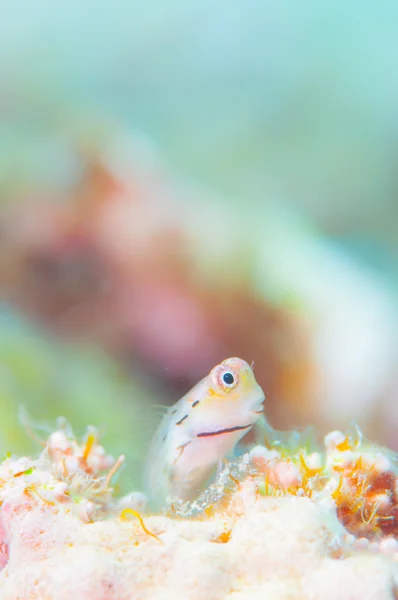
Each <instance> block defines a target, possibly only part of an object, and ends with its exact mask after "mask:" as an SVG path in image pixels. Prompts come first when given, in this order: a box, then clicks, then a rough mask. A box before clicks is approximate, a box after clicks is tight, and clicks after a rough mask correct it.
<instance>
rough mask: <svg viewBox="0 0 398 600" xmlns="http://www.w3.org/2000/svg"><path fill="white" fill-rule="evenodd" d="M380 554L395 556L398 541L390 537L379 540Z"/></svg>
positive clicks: (397, 550) (397, 549)
mask: <svg viewBox="0 0 398 600" xmlns="http://www.w3.org/2000/svg"><path fill="white" fill-rule="evenodd" d="M380 552H383V554H395V553H396V552H398V541H397V540H396V539H395V538H392V537H390V538H385V539H384V540H381V542H380Z"/></svg>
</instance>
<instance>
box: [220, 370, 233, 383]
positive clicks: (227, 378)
mask: <svg viewBox="0 0 398 600" xmlns="http://www.w3.org/2000/svg"><path fill="white" fill-rule="evenodd" d="M222 380H223V382H224V383H225V385H233V384H234V382H235V378H234V376H233V375H232V373H231V372H230V371H227V372H226V373H224V375H223V376H222Z"/></svg>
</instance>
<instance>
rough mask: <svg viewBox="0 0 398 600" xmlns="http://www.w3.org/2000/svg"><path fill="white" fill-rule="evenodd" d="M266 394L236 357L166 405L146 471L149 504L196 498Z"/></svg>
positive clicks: (251, 422) (161, 505)
mask: <svg viewBox="0 0 398 600" xmlns="http://www.w3.org/2000/svg"><path fill="white" fill-rule="evenodd" d="M264 399H265V398H264V393H263V390H262V389H261V387H260V386H259V385H258V383H257V381H256V379H255V377H254V373H253V370H252V368H251V367H250V366H249V364H248V363H247V362H245V361H244V360H242V359H240V358H228V359H227V360H224V361H223V362H222V363H221V364H219V365H217V366H216V367H214V368H213V369H212V370H211V371H210V373H209V374H208V375H207V377H205V378H204V379H202V380H201V381H200V382H199V383H197V384H196V385H195V386H194V387H193V388H192V389H191V390H190V391H189V392H188V393H187V394H186V395H185V396H183V397H182V398H181V399H180V400H179V401H178V402H176V404H174V406H172V407H171V408H169V409H168V410H167V412H166V414H165V416H164V418H163V420H162V422H161V424H160V426H159V428H158V430H157V431H156V433H155V435H154V437H153V440H152V442H151V445H150V448H149V452H148V455H147V460H146V467H145V471H144V487H145V491H146V495H147V497H148V501H149V505H150V507H151V508H152V509H154V510H160V509H161V508H164V507H165V506H166V505H167V504H168V502H169V501H170V499H172V498H178V499H181V500H183V501H188V500H193V499H195V498H196V497H197V496H198V495H199V494H200V492H201V491H202V490H203V489H204V487H205V486H206V485H207V484H208V483H210V481H211V479H212V477H214V476H215V475H216V473H217V472H219V471H220V470H221V468H222V465H223V460H224V458H225V457H226V456H227V455H228V454H230V453H232V451H233V449H234V448H235V446H236V444H237V443H238V442H239V440H240V439H241V438H242V437H243V436H244V435H245V434H246V433H247V432H248V431H249V430H250V429H251V428H252V427H253V425H254V424H255V423H256V421H257V420H258V418H259V417H260V415H261V413H262V412H263V408H264V407H263V402H264Z"/></svg>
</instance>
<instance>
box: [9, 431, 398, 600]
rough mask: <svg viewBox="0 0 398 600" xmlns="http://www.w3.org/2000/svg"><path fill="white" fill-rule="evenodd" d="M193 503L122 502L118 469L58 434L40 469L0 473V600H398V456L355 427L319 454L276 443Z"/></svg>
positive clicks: (266, 436) (16, 462) (92, 446)
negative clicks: (151, 508)
mask: <svg viewBox="0 0 398 600" xmlns="http://www.w3.org/2000/svg"><path fill="white" fill-rule="evenodd" d="M256 435H257V445H255V446H253V447H252V448H251V449H250V451H249V452H246V453H244V454H242V455H241V456H239V457H238V458H236V460H234V461H232V462H227V463H226V465H225V467H224V469H223V470H222V471H221V473H219V475H218V476H217V478H216V480H215V481H214V482H213V483H212V484H211V485H210V486H208V487H207V489H206V490H205V491H204V492H203V493H202V494H201V495H200V496H199V498H197V499H194V500H191V501H189V502H185V501H182V500H181V499H180V500H177V499H176V500H175V501H172V502H171V503H170V504H169V505H168V507H167V509H166V510H165V511H164V512H163V513H162V514H160V513H158V514H152V513H150V512H147V511H146V508H145V498H144V496H143V494H139V493H135V494H130V495H128V496H125V497H122V498H119V499H118V498H116V497H115V494H114V491H113V489H112V477H113V475H114V473H115V471H116V470H117V468H118V467H119V466H120V465H121V463H122V462H123V457H120V458H119V459H118V460H114V459H113V458H112V457H111V456H109V455H108V454H107V453H106V451H105V449H104V448H103V446H102V445H100V443H99V441H98V435H97V432H96V431H95V429H93V428H89V429H88V431H87V433H86V435H85V436H84V439H83V441H82V442H81V443H80V442H79V441H78V440H76V438H75V437H74V435H73V432H72V430H71V429H70V427H69V426H68V424H67V423H66V422H64V421H60V422H59V423H58V426H57V428H56V430H55V431H54V432H53V433H52V434H51V435H50V436H49V438H48V440H47V441H45V442H43V450H42V452H41V454H40V456H39V457H38V458H37V459H32V458H26V457H25V458H17V457H15V456H13V455H7V456H6V457H5V458H4V460H3V462H2V463H1V465H0V501H1V508H0V518H1V520H0V568H1V572H0V598H1V600H25V599H32V600H34V599H43V598H45V599H46V600H48V599H54V600H55V599H56V600H64V599H65V600H67V599H68V600H70V598H73V599H74V600H83V599H84V600H91V599H92V600H128V599H131V598H134V600H137V599H138V600H140V599H143V600H147V599H148V600H152V599H153V600H167V599H170V600H171V599H172V598H173V599H174V598H181V599H184V600H185V599H186V600H196V599H198V600H199V599H203V598H206V599H208V600H219V599H220V600H221V599H224V598H225V599H231V600H249V599H250V600H256V599H257V598H258V599H263V598H267V600H269V599H271V600H273V599H277V600H283V599H288V598H289V600H292V599H293V600H295V599H297V600H299V599H300V600H303V599H308V600H321V599H325V600H329V599H330V600H332V599H333V600H336V598H338V599H339V600H345V599H346V600H348V599H350V600H356V599H358V600H367V599H369V600H370V599H372V600H373V599H377V600H393V599H394V598H396V597H397V584H398V542H397V531H398V514H397V486H398V473H397V457H396V456H395V455H394V454H393V453H390V452H389V451H388V450H386V449H384V448H381V447H378V446H376V445H374V444H371V443H368V442H366V441H364V440H363V438H362V436H361V434H360V431H359V430H358V429H356V428H352V430H351V431H349V432H348V433H347V434H343V433H341V432H332V433H330V434H329V435H327V436H326V437H325V440H324V447H323V449H319V448H317V447H316V445H315V442H314V437H313V436H312V434H311V432H308V431H305V432H303V433H301V434H299V433H298V432H293V433H291V434H286V433H281V432H276V431H274V430H272V429H271V428H270V427H269V426H268V425H267V424H266V423H265V421H263V422H262V423H261V424H260V426H259V427H258V429H257V432H256Z"/></svg>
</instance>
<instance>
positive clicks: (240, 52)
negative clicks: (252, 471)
mask: <svg viewBox="0 0 398 600" xmlns="http://www.w3.org/2000/svg"><path fill="white" fill-rule="evenodd" d="M0 15H1V19H0V22H1V36H0V290H1V298H0V302H1V304H0V452H4V453H5V452H7V451H9V450H12V451H13V452H14V451H15V452H19V453H25V452H30V451H33V449H34V448H37V446H36V445H35V441H34V439H32V438H34V437H36V436H37V435H38V432H40V430H41V429H43V428H44V429H46V426H48V431H50V430H51V427H52V425H53V423H54V420H55V418H56V417H57V416H59V415H64V416H65V417H66V418H67V419H69V420H70V422H71V424H72V426H73V427H74V428H75V430H76V431H77V432H79V431H83V429H84V427H85V426H86V424H87V423H92V424H93V425H97V426H99V427H100V428H101V430H102V431H103V435H104V440H105V441H106V446H107V449H108V450H109V451H111V452H113V453H114V454H115V455H118V454H120V453H121V452H122V451H123V452H126V450H127V452H126V453H127V456H128V461H127V462H128V465H129V466H128V469H127V472H128V477H129V478H130V479H129V481H134V484H136V483H137V481H138V480H139V471H140V464H141V460H142V457H143V456H144V454H145V449H146V445H147V443H148V442H149V439H150V436H151V432H152V431H153V429H154V427H155V426H156V424H157V422H158V411H157V408H156V407H157V405H159V404H172V403H173V402H175V401H176V400H177V399H178V398H179V397H180V396H181V395H182V394H184V393H185V392H186V391H188V389H189V388H190V387H191V386H192V385H194V384H195V383H196V382H197V381H198V380H199V379H201V378H202V377H203V376H204V375H205V374H206V373H207V372H208V370H209V369H210V368H212V367H213V366H214V365H215V364H217V363H218V362H220V361H221V360H223V359H224V358H227V357H228V356H241V357H242V358H244V359H245V360H247V361H248V362H251V361H253V360H254V362H255V373H256V378H257V380H258V381H259V383H260V384H261V385H262V387H263V389H264V391H265V394H266V396H267V402H266V414H267V417H268V418H269V421H270V423H271V424H272V425H273V426H275V427H277V428H279V429H290V428H297V427H302V426H305V425H306V424H313V425H315V426H316V427H317V429H318V430H319V432H320V433H324V432H326V431H328V430H330V429H331V428H342V429H343V430H344V429H345V427H346V424H347V422H348V421H350V420H354V421H355V422H356V423H358V424H359V425H360V427H361V428H362V429H363V431H364V433H365V435H366V436H367V437H370V438H372V439H373V440H375V441H377V442H379V443H382V444H385V445H388V446H389V447H391V448H392V449H395V450H398V442H397V437H396V428H397V426H398V409H397V404H398V370H397V367H398V302H397V294H398V235H397V231H398V175H397V174H398V170H397V166H398V70H397V68H396V64H397V57H398V37H397V35H396V23H397V20H398V5H397V4H396V3H395V2H393V1H392V0H391V1H387V0H383V1H382V2H379V3H377V4H375V3H372V2H367V1H362V2H356V1H354V2H351V3H349V5H348V4H347V3H345V2H342V1H337V2H334V3H333V5H332V4H324V3H319V2H315V0H308V2H305V3H300V5H298V4H297V3H294V2H292V1H291V0H286V1H282V2H278V3H273V2H268V1H265V2H264V1H263V2H256V1H254V0H249V1H248V2H245V3H241V2H238V1H236V0H229V2H225V1H219V2H216V3H214V2H208V1H206V0H205V1H202V2H197V1H193V2H190V3H182V2H177V1H176V0H169V1H168V2H167V3H166V2H161V1H160V0H157V1H153V0H151V1H148V2H146V3H129V2H126V1H124V2H122V1H118V2H114V3H112V5H111V4H110V3H105V2H98V0H97V2H92V1H91V0H86V1H84V2H77V1H76V0H71V1H70V2H68V3H67V4H64V3H58V2H49V1H44V0H43V1H41V2H39V1H38V0H37V1H35V2H30V3H24V2H20V1H14V2H12V3H8V4H5V3H3V5H2V6H1V8H0ZM21 407H24V409H25V411H26V412H25V413H23V412H21ZM26 413H27V414H28V417H26ZM24 414H25V416H23V415H24ZM21 415H22V416H21ZM33 430H34V432H35V433H34V435H30V434H32V431H33ZM45 437H46V436H45Z"/></svg>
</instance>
